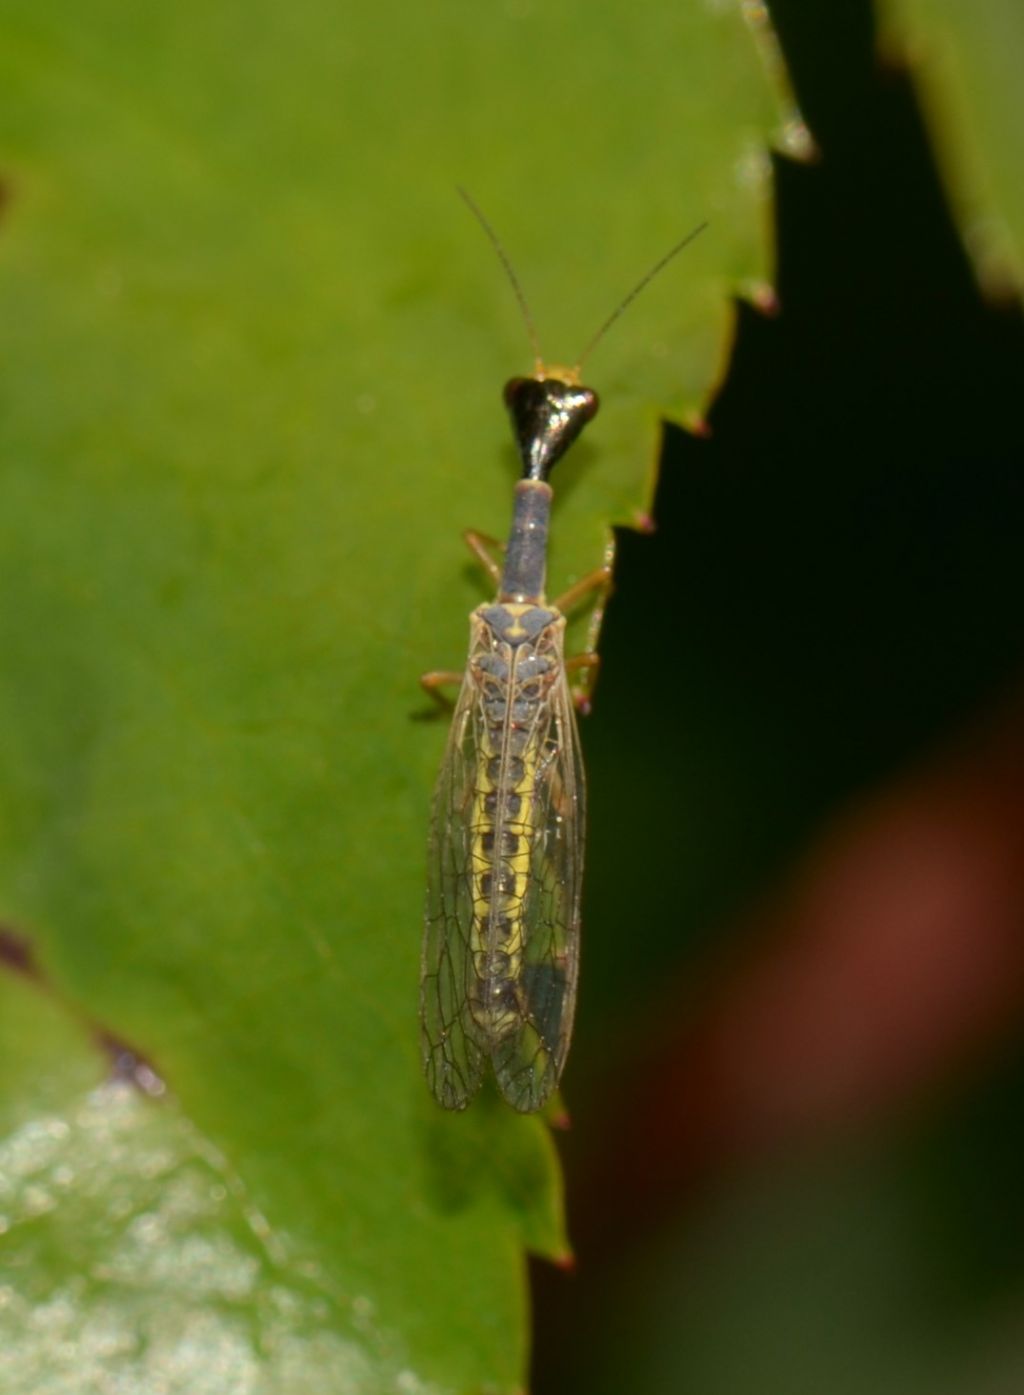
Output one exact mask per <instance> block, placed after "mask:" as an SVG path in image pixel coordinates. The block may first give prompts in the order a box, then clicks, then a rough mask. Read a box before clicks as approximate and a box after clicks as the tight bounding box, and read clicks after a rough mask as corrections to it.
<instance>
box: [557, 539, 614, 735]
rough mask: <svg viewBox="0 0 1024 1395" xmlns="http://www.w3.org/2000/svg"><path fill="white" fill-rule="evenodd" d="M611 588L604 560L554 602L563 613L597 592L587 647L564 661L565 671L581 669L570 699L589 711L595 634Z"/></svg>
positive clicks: (596, 657)
mask: <svg viewBox="0 0 1024 1395" xmlns="http://www.w3.org/2000/svg"><path fill="white" fill-rule="evenodd" d="M611 589H612V568H611V563H610V562H606V563H605V565H604V566H603V567H597V568H596V569H595V570H594V571H592V572H588V573H587V575H586V576H581V577H580V579H579V581H577V582H575V583H574V584H573V585H572V586H570V587H569V589H568V591H565V592H563V594H562V595H561V596H559V597H558V599H557V600H556V601H555V602H554V605H555V607H556V609H558V610H560V611H561V612H562V613H563V615H564V614H565V613H566V612H567V611H571V610H572V609H573V608H574V607H575V606H577V605H579V603H580V601H582V600H583V599H584V598H585V597H587V596H589V595H591V594H592V593H596V597H597V598H596V600H595V601H594V606H593V609H592V610H591V612H590V620H589V623H588V625H587V638H586V647H585V648H584V649H583V650H582V651H581V652H580V653H579V654H576V655H575V656H574V657H573V658H571V659H568V660H567V661H566V665H565V671H566V673H570V674H571V673H573V672H575V671H577V670H582V671H583V674H584V677H583V679H582V681H581V682H578V683H575V684H573V687H572V700H573V705H574V707H575V708H576V710H577V712H589V711H590V698H591V694H592V693H593V691H594V684H595V682H596V681H597V671H598V668H599V667H600V663H601V659H600V656H599V655H598V652H597V637H598V635H599V634H600V632H601V621H602V620H603V619H604V608H605V603H606V602H607V600H608V596H609V595H610V593H611Z"/></svg>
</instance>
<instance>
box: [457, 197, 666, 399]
mask: <svg viewBox="0 0 1024 1395" xmlns="http://www.w3.org/2000/svg"><path fill="white" fill-rule="evenodd" d="M456 188H457V189H458V194H459V197H460V198H461V199H462V201H463V203H464V204H465V205H466V207H467V208H468V209H469V211H470V213H472V215H473V217H474V218H475V219H476V221H477V222H478V223H479V224H480V226H481V227H482V228H483V230H484V232H485V233H486V235H487V240H488V241H489V242H490V244H491V246H492V247H493V248H494V250H495V252H497V254H498V260H499V261H500V262H501V264H502V266H503V267H504V268H505V275H506V276H507V277H508V279H509V282H510V283H511V286H512V289H513V291H515V295H516V300H517V301H518V302H519V309H520V311H521V313H522V316H523V323H524V324H525V325H526V333H527V334H528V335H529V337H530V347H531V348H532V349H533V358H534V369H535V371H536V374H537V376H538V377H540V376H541V374H542V373H543V371H544V356H543V355H542V353H541V351H540V340H539V339H538V338H537V330H536V327H535V326H534V323H533V316H532V315H531V314H530V307H529V305H527V303H526V296H525V295H524V294H523V288H522V286H521V285H520V284H519V277H518V276H517V275H516V273H515V270H514V269H513V266H512V263H511V261H510V260H509V256H508V253H507V252H506V251H505V249H504V247H503V246H502V245H501V240H500V239H499V237H498V234H497V233H496V232H495V231H494V229H493V228H492V227H491V225H490V223H489V222H488V221H487V219H486V218H485V216H484V214H483V211H482V210H481V208H480V206H479V205H478V204H477V202H476V200H475V199H474V198H473V197H472V195H471V194H469V193H468V192H467V191H466V190H465V189H463V187H462V185H461V184H460V185H457V186H456ZM670 255H672V254H671V253H670ZM665 260H666V261H667V260H668V258H667V257H666V259H665ZM651 275H653V272H652V273H651ZM650 279H651V278H650V276H648V277H647V280H648V281H649V280H650ZM639 289H640V288H639V286H638V287H637V290H639ZM633 295H636V291H634V292H633ZM630 299H632V296H631V297H630ZM612 318H613V319H614V318H615V316H612ZM609 323H610V321H609ZM605 328H607V325H606V326H605ZM602 333H603V331H602ZM598 338H600V335H599V336H598Z"/></svg>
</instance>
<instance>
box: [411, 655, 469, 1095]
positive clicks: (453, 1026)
mask: <svg viewBox="0 0 1024 1395" xmlns="http://www.w3.org/2000/svg"><path fill="white" fill-rule="evenodd" d="M482 720H483V718H482V712H481V710H480V707H479V702H478V689H477V686H476V684H475V683H474V682H473V680H472V676H471V674H470V670H469V669H468V668H467V670H466V677H465V678H464V679H463V682H462V688H461V690H460V692H459V698H458V702H457V703H456V706H455V713H454V715H453V717H452V726H451V732H450V734H449V737H448V747H447V750H446V751H445V757H444V763H443V765H442V766H441V773H440V775H439V777H438V781H437V788H436V790H435V793H434V808H433V816H432V818H431V825H430V843H429V848H428V853H427V856H428V864H427V906H426V926H425V931H424V936H423V964H422V974H421V979H420V1021H421V1024H422V1050H423V1069H424V1072H425V1073H426V1077H427V1083H428V1084H429V1086H430V1088H431V1090H432V1091H433V1094H434V1096H435V1098H436V1099H437V1100H438V1102H439V1103H440V1104H442V1105H444V1107H445V1108H446V1109H465V1107H466V1105H467V1104H468V1103H469V1101H470V1100H471V1099H472V1097H473V1095H475V1094H476V1092H477V1090H478V1089H479V1086H480V1080H481V1076H482V1075H483V1069H484V1063H485V1057H484V1053H483V1051H482V1049H481V1046H480V1044H479V1042H478V1040H477V1037H478V1035H479V1033H478V1029H477V1027H476V1025H475V1023H474V1022H473V1018H472V1014H471V1012H470V1007H469V999H470V993H471V991H472V989H473V986H474V982H475V979H474V972H473V961H472V955H471V932H472V924H473V886H472V854H471V847H472V829H471V820H472V813H473V800H474V785H475V777H476V770H477V762H478V751H479V746H480V728H481V723H482Z"/></svg>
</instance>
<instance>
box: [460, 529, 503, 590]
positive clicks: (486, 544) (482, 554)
mask: <svg viewBox="0 0 1024 1395" xmlns="http://www.w3.org/2000/svg"><path fill="white" fill-rule="evenodd" d="M462 536H463V538H464V539H465V541H466V546H467V547H468V548H469V550H470V552H472V554H473V556H474V557H475V558H476V560H477V561H478V562H479V563H480V565H481V566H482V567H483V569H484V571H485V572H486V573H487V574H488V576H489V577H490V578H491V580H492V581H493V582H494V584H495V586H497V584H498V582H499V581H500V580H501V563H500V562H499V561H498V560H497V558H496V557H494V556H493V554H492V549H494V551H496V552H504V550H505V546H504V544H503V543H500V542H498V540H497V538H491V537H488V536H487V534H486V533H478V532H477V531H476V529H475V528H467V529H466V531H465V532H464V533H463V535H462Z"/></svg>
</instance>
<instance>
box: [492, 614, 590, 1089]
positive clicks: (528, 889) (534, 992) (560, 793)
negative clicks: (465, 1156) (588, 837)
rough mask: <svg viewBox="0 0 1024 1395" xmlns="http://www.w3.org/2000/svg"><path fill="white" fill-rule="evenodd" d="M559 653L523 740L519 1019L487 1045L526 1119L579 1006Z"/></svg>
mask: <svg viewBox="0 0 1024 1395" xmlns="http://www.w3.org/2000/svg"><path fill="white" fill-rule="evenodd" d="M559 641H560V636H559ZM560 650H561V646H560V642H559V652H558V678H557V680H556V681H555V682H554V684H553V685H552V687H551V688H550V690H549V691H548V693H547V695H546V697H545V700H544V701H542V702H541V703H540V704H539V705H538V708H537V712H536V716H535V719H534V725H533V730H532V731H531V732H530V735H529V739H528V741H527V749H528V750H530V751H531V753H533V758H534V759H535V760H536V765H535V775H534V779H533V786H532V792H531V795H530V809H529V813H528V815H527V818H526V820H525V821H524V822H526V823H527V825H528V827H529V837H530V854H529V864H528V875H527V877H526V885H525V888H524V892H523V907H522V920H521V927H522V939H523V945H522V961H521V969H520V981H519V985H518V988H519V991H518V993H517V995H516V999H517V1014H516V1015H517V1019H518V1020H517V1023H516V1025H515V1026H514V1028H513V1029H512V1030H510V1031H507V1032H505V1033H503V1034H502V1035H501V1037H500V1039H499V1040H497V1041H493V1042H492V1043H491V1045H490V1054H491V1061H492V1064H493V1067H494V1073H495V1076H496V1078H497V1081H498V1085H499V1088H500V1089H501V1092H502V1094H503V1095H504V1096H505V1098H506V1100H508V1102H509V1104H511V1105H512V1106H513V1107H514V1108H515V1109H518V1110H520V1111H522V1112H524V1113H529V1112H531V1111H533V1110H536V1109H540V1108H541V1107H542V1105H543V1104H544V1102H545V1101H546V1100H547V1098H548V1096H549V1095H550V1094H551V1092H552V1091H553V1090H554V1089H555V1087H556V1085H557V1084H558V1080H559V1077H560V1075H561V1073H562V1067H563V1066H564V1064H565V1058H566V1054H567V1052H568V1050H569V1039H570V1037H571V1035H572V1022H573V1013H574V1011H575V1007H576V979H577V971H578V966H579V929H580V893H581V890H582V884H583V843H584V823H585V812H586V811H585V790H584V775H583V760H582V756H581V754H580V745H579V735H578V733H577V730H576V717H575V713H574V711H573V706H572V699H571V697H570V694H569V687H568V683H567V681H566V677H565V671H564V668H563V666H562V663H561V652H560ZM521 829H522V824H520V825H519V830H520V831H521Z"/></svg>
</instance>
